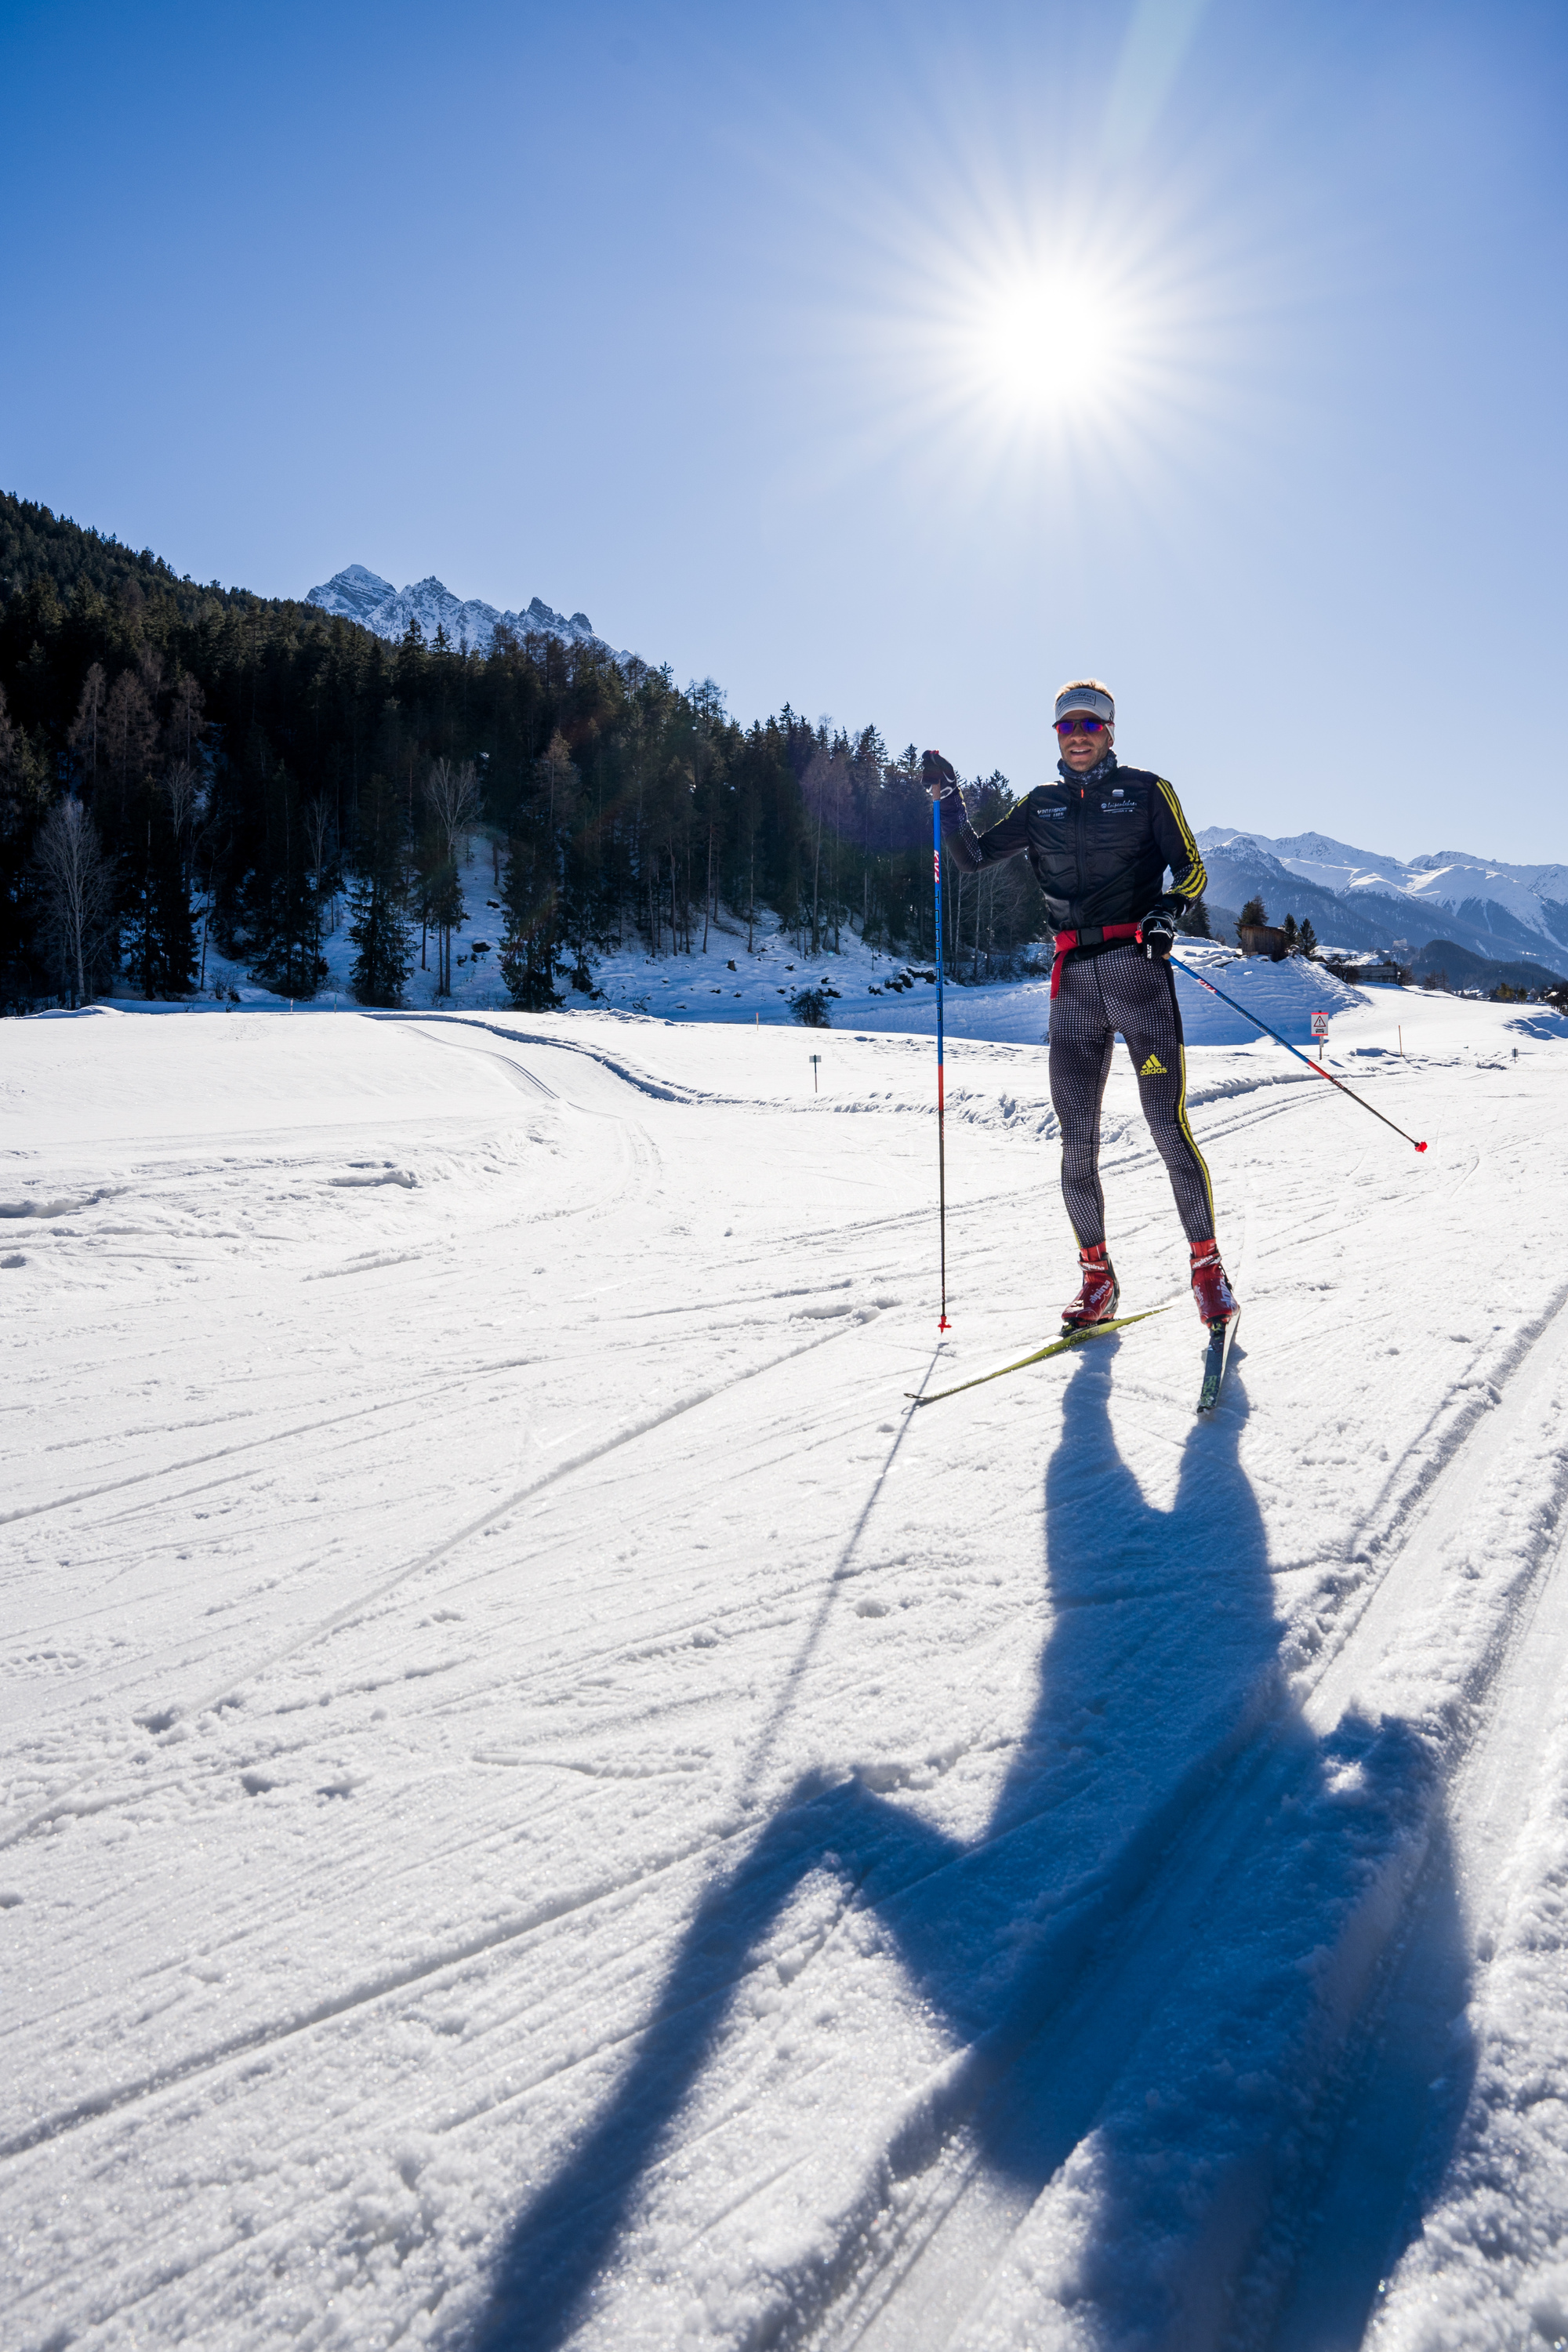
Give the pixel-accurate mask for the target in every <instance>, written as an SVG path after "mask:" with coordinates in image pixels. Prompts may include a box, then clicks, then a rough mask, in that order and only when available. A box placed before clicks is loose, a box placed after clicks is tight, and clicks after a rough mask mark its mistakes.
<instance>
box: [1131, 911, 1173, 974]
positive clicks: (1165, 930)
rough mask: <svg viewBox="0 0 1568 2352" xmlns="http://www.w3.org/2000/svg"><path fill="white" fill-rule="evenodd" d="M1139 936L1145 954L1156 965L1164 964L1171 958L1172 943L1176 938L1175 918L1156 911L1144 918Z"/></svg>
mask: <svg viewBox="0 0 1568 2352" xmlns="http://www.w3.org/2000/svg"><path fill="white" fill-rule="evenodd" d="M1139 934H1140V937H1141V938H1142V941H1143V952H1144V954H1145V955H1146V956H1148V957H1149V958H1150V959H1151V960H1152V961H1153V962H1155V963H1164V962H1166V961H1168V959H1169V957H1170V953H1171V941H1172V940H1173V939H1174V938H1175V936H1176V922H1175V918H1174V916H1173V915H1163V914H1161V913H1160V912H1159V910H1158V909H1156V910H1155V912H1154V913H1153V914H1152V915H1145V916H1144V918H1143V920H1142V924H1141V925H1140V926H1139Z"/></svg>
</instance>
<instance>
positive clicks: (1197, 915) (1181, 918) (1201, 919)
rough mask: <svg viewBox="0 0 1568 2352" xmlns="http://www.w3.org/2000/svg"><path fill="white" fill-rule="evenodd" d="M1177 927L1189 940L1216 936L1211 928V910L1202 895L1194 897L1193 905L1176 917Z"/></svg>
mask: <svg viewBox="0 0 1568 2352" xmlns="http://www.w3.org/2000/svg"><path fill="white" fill-rule="evenodd" d="M1176 929H1177V930H1179V931H1181V932H1182V933H1183V934H1184V936H1185V937H1186V938H1187V939H1189V940H1207V939H1212V938H1213V937H1214V934H1213V932H1212V931H1211V930H1210V929H1209V910H1208V908H1207V907H1206V906H1205V904H1204V901H1203V898H1202V897H1201V896H1199V897H1198V898H1194V900H1193V903H1192V905H1191V906H1190V907H1188V908H1186V909H1185V911H1184V913H1182V914H1180V915H1178V916H1177V917H1176Z"/></svg>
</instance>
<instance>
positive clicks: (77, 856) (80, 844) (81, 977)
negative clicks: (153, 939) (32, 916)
mask: <svg viewBox="0 0 1568 2352" xmlns="http://www.w3.org/2000/svg"><path fill="white" fill-rule="evenodd" d="M34 856H35V857H36V859H37V866H38V871H39V874H40V876H41V877H42V880H43V885H44V928H45V932H46V936H47V940H48V941H49V944H50V945H51V946H52V947H53V949H54V950H55V954H56V957H57V959H58V962H59V964H60V966H61V968H62V970H63V971H65V972H66V973H67V974H68V976H69V977H68V985H74V987H75V989H76V992H77V1001H78V1003H85V1002H86V1000H87V994H88V985H87V983H88V974H89V971H95V967H96V966H97V965H98V964H99V963H100V961H102V959H103V958H104V956H105V954H106V952H107V950H108V947H109V927H110V912H111V909H112V907H113V903H114V894H113V889H112V887H111V883H110V871H109V866H108V863H107V861H106V860H105V858H104V855H103V851H102V848H101V847H100V843H99V838H98V827H97V826H96V825H95V824H94V823H93V821H92V819H91V817H90V816H89V814H88V813H87V811H86V809H84V808H83V806H82V804H81V803H80V801H79V800H78V799H77V798H76V796H75V794H74V793H73V794H72V796H71V797H70V798H69V799H68V800H63V801H59V802H57V803H56V805H55V806H54V808H53V809H52V810H51V811H50V812H49V814H48V815H47V817H46V818H45V820H44V823H43V824H42V825H41V826H40V827H39V830H38V838H37V847H36V849H35V851H34ZM95 976H96V974H95Z"/></svg>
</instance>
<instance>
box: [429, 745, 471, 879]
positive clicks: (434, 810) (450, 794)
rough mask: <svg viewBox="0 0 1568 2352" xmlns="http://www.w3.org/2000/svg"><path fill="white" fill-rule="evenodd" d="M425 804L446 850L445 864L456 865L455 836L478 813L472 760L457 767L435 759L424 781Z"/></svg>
mask: <svg viewBox="0 0 1568 2352" xmlns="http://www.w3.org/2000/svg"><path fill="white" fill-rule="evenodd" d="M425 803H426V807H427V808H428V809H429V811H430V814H431V817H432V819H433V821H434V823H435V826H436V830H437V833H439V835H441V838H442V840H443V842H444V843H445V844H446V849H447V865H448V866H455V865H456V864H457V862H458V835H459V834H460V833H461V832H462V831H463V829H464V827H465V826H467V825H470V824H472V823H473V821H474V819H475V817H476V816H477V815H478V814H479V774H478V772H477V770H476V769H475V766H474V763H473V761H471V760H465V761H463V764H462V766H461V767H460V768H458V767H454V766H453V764H452V762H451V761H450V760H434V761H431V764H430V773H429V775H428V776H427V777H426V780H425Z"/></svg>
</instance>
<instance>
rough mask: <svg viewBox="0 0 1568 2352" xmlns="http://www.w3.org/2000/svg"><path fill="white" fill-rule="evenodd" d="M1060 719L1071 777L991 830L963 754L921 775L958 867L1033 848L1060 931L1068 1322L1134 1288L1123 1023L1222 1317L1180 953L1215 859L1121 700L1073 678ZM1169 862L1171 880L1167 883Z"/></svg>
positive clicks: (929, 759) (1104, 1317) (1227, 1303)
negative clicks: (1117, 1091)
mask: <svg viewBox="0 0 1568 2352" xmlns="http://www.w3.org/2000/svg"><path fill="white" fill-rule="evenodd" d="M1056 730H1057V738H1058V743H1059V745H1060V757H1059V759H1058V762H1057V766H1058V772H1059V774H1060V777H1061V782H1059V783H1055V784H1038V785H1037V786H1036V788H1035V790H1034V791H1033V792H1032V793H1029V794H1028V795H1027V797H1026V799H1024V800H1021V801H1020V802H1019V803H1018V804H1017V806H1016V808H1014V809H1012V810H1011V811H1010V812H1009V813H1008V814H1007V815H1006V816H1005V817H1004V818H1003V819H1002V821H1001V823H1000V824H994V825H993V826H992V827H991V828H990V830H989V832H987V833H984V834H976V833H975V832H974V831H973V828H972V826H971V824H970V823H969V818H968V814H967V812H966V811H965V809H964V805H963V793H961V792H960V790H959V786H958V777H957V775H956V773H955V772H954V770H953V767H952V761H948V760H944V759H943V758H942V753H941V752H940V751H928V752H926V753H925V755H924V759H923V761H922V762H921V772H922V778H923V781H924V783H925V787H926V790H927V791H928V792H929V793H930V794H931V798H932V799H933V800H934V801H936V802H937V803H938V805H939V809H940V813H941V821H942V842H943V845H944V847H945V848H946V850H947V852H948V854H949V855H950V856H952V859H953V860H954V862H955V863H956V864H957V865H959V866H963V868H964V869H965V871H966V872H969V873H974V872H976V871H977V870H978V869H979V868H980V867H981V866H994V865H996V864H997V863H998V862H999V861H1000V860H1001V859H1003V858H1006V857H1018V856H1026V857H1027V859H1028V861H1029V864H1030V866H1031V868H1032V869H1033V872H1034V876H1035V879H1036V881H1037V883H1038V884H1039V886H1040V887H1041V889H1042V890H1043V891H1044V892H1045V894H1046V908H1047V913H1048V914H1049V916H1050V919H1051V922H1052V925H1053V927H1054V928H1055V930H1056V935H1057V940H1056V945H1057V953H1056V961H1055V962H1054V963H1053V965H1052V967H1051V1036H1050V1076H1051V1101H1052V1104H1053V1105H1054V1107H1055V1109H1056V1114H1057V1118H1058V1122H1059V1123H1060V1127H1061V1135H1062V1198H1063V1200H1064V1201H1065V1202H1066V1203H1067V1213H1068V1219H1069V1220H1070V1222H1071V1224H1072V1229H1073V1232H1074V1233H1075V1234H1076V1235H1077V1236H1078V1259H1079V1269H1080V1272H1081V1275H1082V1287H1081V1288H1080V1289H1079V1295H1078V1297H1076V1298H1075V1299H1074V1300H1073V1302H1072V1304H1071V1305H1070V1306H1069V1307H1066V1308H1064V1310H1063V1314H1062V1324H1063V1328H1064V1329H1067V1330H1079V1329H1082V1328H1086V1327H1087V1326H1089V1325H1090V1324H1094V1323H1109V1322H1110V1320H1111V1318H1113V1317H1114V1315H1115V1313H1116V1302H1117V1300H1118V1298H1119V1297H1121V1286H1120V1284H1119V1283H1118V1281H1117V1279H1116V1273H1115V1269H1114V1267H1113V1266H1112V1265H1111V1263H1110V1258H1109V1256H1108V1255H1107V1254H1106V1245H1105V1194H1104V1192H1103V1191H1102V1189H1101V1187H1100V1103H1101V1100H1102V1098H1103V1097H1104V1094H1105V1081H1106V1079H1107V1078H1108V1077H1109V1076H1110V1057H1111V1054H1112V1051H1113V1049H1114V1046H1115V1043H1116V1033H1117V1031H1118V1030H1120V1031H1121V1034H1122V1035H1123V1036H1124V1037H1125V1038H1126V1040H1127V1045H1128V1049H1129V1051H1130V1052H1131V1055H1132V1066H1133V1068H1134V1069H1135V1070H1136V1071H1137V1073H1138V1091H1139V1094H1140V1096H1141V1097H1142V1104H1143V1116H1144V1118H1146V1119H1147V1120H1148V1122H1149V1126H1150V1129H1151V1130H1152V1134H1153V1138H1154V1140H1155V1142H1156V1144H1157V1145H1158V1146H1159V1150H1160V1156H1161V1158H1162V1159H1163V1160H1164V1163H1165V1166H1166V1168H1167V1170H1168V1171H1169V1172H1170V1178H1171V1189H1172V1191H1173V1192H1174V1194H1175V1196H1176V1208H1177V1212H1178V1213H1179V1214H1180V1217H1181V1220H1182V1223H1183V1225H1184V1227H1185V1229H1186V1235H1187V1239H1188V1241H1189V1243H1190V1244H1192V1262H1193V1295H1194V1298H1195V1299H1196V1301H1197V1307H1198V1313H1199V1314H1200V1315H1201V1316H1202V1318H1203V1319H1204V1321H1205V1323H1207V1324H1209V1325H1210V1326H1213V1325H1214V1324H1216V1323H1218V1324H1221V1325H1223V1324H1225V1323H1226V1322H1228V1321H1229V1319H1230V1318H1231V1317H1232V1316H1233V1315H1235V1313H1236V1312H1237V1302H1236V1298H1235V1297H1234V1295H1233V1293H1232V1291H1231V1287H1230V1285H1229V1283H1228V1282H1227V1281H1226V1273H1225V1268H1224V1266H1223V1265H1221V1264H1220V1256H1219V1244H1218V1243H1217V1242H1216V1241H1215V1230H1214V1224H1215V1219H1214V1192H1213V1188H1212V1186H1211V1185H1210V1182H1209V1171H1208V1169H1207V1168H1206V1166H1205V1163H1204V1156H1203V1154H1202V1152H1201V1151H1200V1150H1198V1147H1197V1145H1196V1143H1195V1142H1194V1139H1193V1131H1192V1129H1191V1128H1190V1127H1189V1126H1188V1124H1187V1109H1186V1101H1187V1070H1186V1054H1185V1051H1184V1047H1183V1044H1182V1016H1181V1013H1180V1011H1179V1010H1178V1008H1177V1004H1176V983H1175V980H1174V977H1173V973H1172V971H1171V961H1170V958H1171V942H1172V940H1173V938H1174V937H1175V929H1176V924H1175V918H1176V917H1177V916H1178V915H1179V914H1181V913H1183V912H1184V910H1185V909H1186V908H1188V907H1190V906H1191V905H1192V904H1193V902H1194V899H1195V898H1198V897H1199V895H1200V894H1201V892H1202V890H1203V887H1204V882H1205V874H1204V863H1203V859H1202V858H1201V857H1200V856H1199V855H1198V845H1197V843H1196V842H1195V841H1194V838H1193V833H1192V828H1191V826H1190V825H1189V824H1188V823H1187V820H1186V818H1185V817H1184V815H1183V814H1182V807H1181V803H1180V802H1179V801H1178V800H1177V798H1176V795H1175V793H1173V791H1172V790H1171V787H1170V785H1169V784H1168V783H1166V782H1165V780H1164V778H1163V776H1156V775H1153V774H1152V773H1151V772H1150V771H1149V770H1148V769H1147V768H1124V767H1122V766H1121V764H1120V762H1119V761H1118V760H1117V757H1116V751H1115V749H1114V739H1115V732H1116V704H1115V701H1114V700H1113V698H1112V697H1111V694H1110V688H1108V687H1105V686H1102V685H1101V684H1100V680H1099V679H1098V678H1092V677H1079V678H1074V679H1073V680H1072V681H1071V682H1070V684H1068V685H1067V686H1064V687H1063V688H1062V690H1061V692H1060V693H1059V694H1058V697H1057V706H1056ZM1167 867H1169V868H1170V872H1171V877H1172V887H1171V888H1170V889H1169V890H1165V889H1163V888H1162V887H1161V886H1162V884H1163V880H1164V877H1165V870H1166V868H1167Z"/></svg>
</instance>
